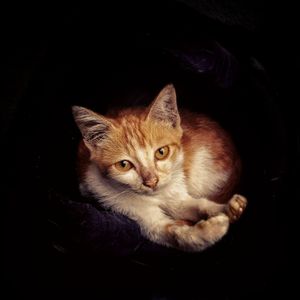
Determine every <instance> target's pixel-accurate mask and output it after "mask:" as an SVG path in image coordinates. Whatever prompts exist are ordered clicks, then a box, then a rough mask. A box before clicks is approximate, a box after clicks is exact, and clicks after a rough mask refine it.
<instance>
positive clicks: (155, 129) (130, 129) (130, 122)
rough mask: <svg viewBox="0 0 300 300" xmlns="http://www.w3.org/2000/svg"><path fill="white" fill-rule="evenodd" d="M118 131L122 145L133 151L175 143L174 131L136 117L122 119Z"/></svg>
mask: <svg viewBox="0 0 300 300" xmlns="http://www.w3.org/2000/svg"><path fill="white" fill-rule="evenodd" d="M119 131H120V134H121V137H122V139H123V141H124V144H125V145H129V146H130V147H131V148H132V149H133V150H134V149H135V148H136V147H139V148H149V147H157V146H158V145H160V146H161V145H162V144H164V143H166V144H167V143H171V142H175V140H174V139H176V135H174V130H172V129H170V128H167V127H166V126H163V125H162V124H155V123H153V122H147V121H145V120H143V119H139V118H136V117H131V118H124V119H123V120H122V121H121V122H120V123H119Z"/></svg>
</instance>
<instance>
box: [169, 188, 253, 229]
mask: <svg viewBox="0 0 300 300" xmlns="http://www.w3.org/2000/svg"><path fill="white" fill-rule="evenodd" d="M246 206H247V199H246V198H245V197H243V196H241V195H239V194H235V195H233V196H232V197H231V198H230V200H229V201H228V202H227V203H225V204H219V203H216V202H214V201H212V200H209V199H207V198H200V199H195V198H192V197H186V198H185V200H184V201H181V202H179V203H177V205H174V206H173V207H171V208H166V210H167V211H168V212H169V214H170V215H172V216H173V217H175V218H179V219H184V220H189V221H193V222H197V221H199V220H200V219H203V218H207V217H212V216H216V215H218V214H220V213H224V214H226V215H227V216H228V217H229V220H230V222H231V223H233V222H235V221H237V220H238V219H239V218H240V217H241V215H242V214H243V212H244V210H245V209H246Z"/></svg>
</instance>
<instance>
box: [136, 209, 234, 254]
mask: <svg viewBox="0 0 300 300" xmlns="http://www.w3.org/2000/svg"><path fill="white" fill-rule="evenodd" d="M149 212H150V211H149ZM146 216H148V217H146ZM154 216H155V218H154ZM140 217H141V218H139V220H138V222H139V224H140V226H141V229H142V232H143V234H144V235H145V236H146V237H148V238H149V239H150V240H152V241H153V242H156V243H158V244H162V245H166V246H170V247H174V248H177V249H180V250H184V251H190V252H197V251H202V250H204V249H206V248H207V247H210V246H211V245H213V244H214V243H215V242H217V241H218V240H220V239H221V238H222V237H223V236H224V235H225V234H226V232H227V230H228V227H229V218H228V216H226V215H225V214H219V215H217V216H214V217H211V218H209V219H207V220H202V221H199V222H197V223H196V224H194V225H192V223H190V222H189V221H186V220H180V219H177V220H176V219H172V218H171V217H168V216H167V215H165V213H164V211H162V210H158V209H152V213H151V214H147V215H141V216H140Z"/></svg>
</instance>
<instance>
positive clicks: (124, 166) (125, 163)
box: [121, 160, 127, 168]
mask: <svg viewBox="0 0 300 300" xmlns="http://www.w3.org/2000/svg"><path fill="white" fill-rule="evenodd" d="M121 166H122V168H126V166H127V161H126V160H122V161H121Z"/></svg>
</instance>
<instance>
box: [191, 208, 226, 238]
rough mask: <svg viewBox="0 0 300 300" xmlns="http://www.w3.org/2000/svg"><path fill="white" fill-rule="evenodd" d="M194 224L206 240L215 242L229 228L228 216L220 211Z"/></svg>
mask: <svg viewBox="0 0 300 300" xmlns="http://www.w3.org/2000/svg"><path fill="white" fill-rule="evenodd" d="M195 226H196V227H197V228H199V229H200V230H201V234H202V236H203V237H204V238H205V239H206V240H208V241H211V242H215V241H217V240H219V239H221V238H222V237H223V236H224V235H225V234H226V233H227V231H228V228H229V218H228V216H226V215H225V214H223V213H221V214H219V215H216V216H213V217H210V218H209V219H207V220H202V221H200V222H198V223H197V224H196V225H195Z"/></svg>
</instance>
